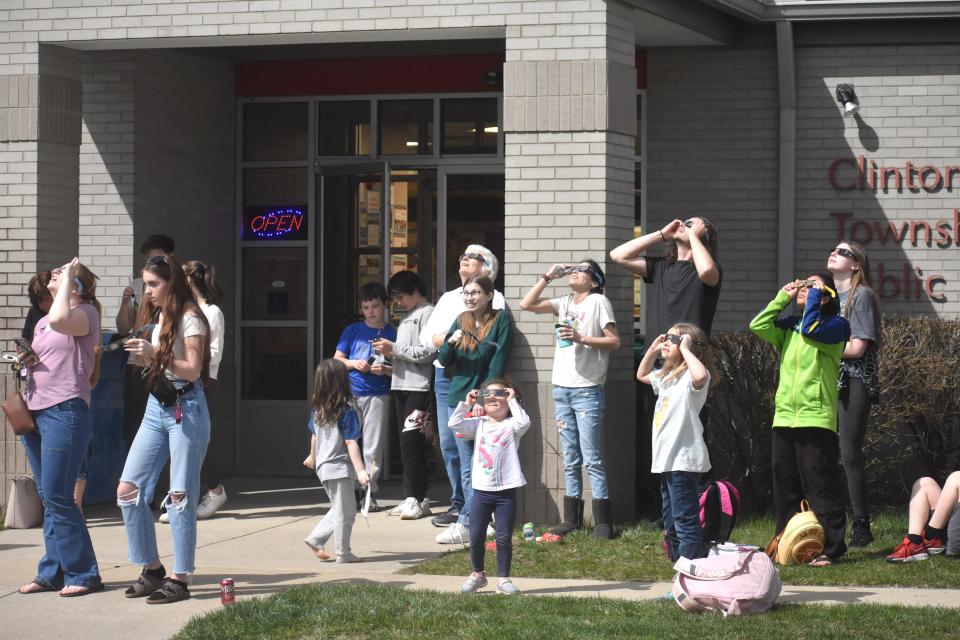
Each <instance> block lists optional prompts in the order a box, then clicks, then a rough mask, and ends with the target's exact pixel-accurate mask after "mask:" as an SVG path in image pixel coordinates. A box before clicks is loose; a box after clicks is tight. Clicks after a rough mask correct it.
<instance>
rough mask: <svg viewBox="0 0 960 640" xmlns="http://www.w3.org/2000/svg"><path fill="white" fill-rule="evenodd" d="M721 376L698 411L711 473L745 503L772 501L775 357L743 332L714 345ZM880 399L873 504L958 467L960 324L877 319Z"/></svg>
mask: <svg viewBox="0 0 960 640" xmlns="http://www.w3.org/2000/svg"><path fill="white" fill-rule="evenodd" d="M711 344H712V346H713V350H714V354H715V356H716V360H717V368H718V373H719V374H720V382H719V384H717V386H716V387H715V388H714V389H713V391H712V392H711V394H710V399H709V400H708V401H707V406H706V409H705V412H704V417H705V425H704V431H705V435H706V439H707V444H708V446H709V448H710V456H711V461H712V462H713V467H714V475H715V476H716V477H726V478H729V479H730V480H732V481H733V482H734V483H735V484H736V485H737V486H738V487H740V489H741V492H742V494H743V501H744V505H745V508H746V509H748V510H751V511H757V510H768V509H769V508H770V507H771V506H772V497H771V480H770V428H771V424H772V421H773V399H774V395H775V393H776V388H777V380H778V371H779V356H778V354H777V352H776V350H774V349H773V348H772V347H771V346H769V345H768V344H766V343H765V342H763V341H762V340H760V339H759V338H757V337H755V336H754V335H752V334H750V333H749V332H737V333H726V334H721V335H718V336H715V337H714V339H713V340H712V342H711ZM879 368H880V385H881V401H880V403H879V404H878V405H876V406H875V407H874V408H873V412H872V415H871V418H870V424H869V426H868V428H867V435H866V439H865V442H864V456H865V460H866V464H865V467H866V473H867V483H868V484H867V486H868V487H869V493H870V501H871V503H872V504H874V505H878V506H881V505H899V504H902V503H903V502H905V500H906V498H907V495H908V491H909V487H910V485H911V484H912V483H913V481H914V480H915V479H916V478H918V477H920V476H921V475H932V476H934V477H935V478H937V479H938V480H943V478H944V477H946V476H947V475H948V474H949V473H950V472H951V471H954V470H956V469H958V468H960V322H957V321H953V320H942V319H935V318H926V317H915V316H890V317H885V318H884V319H883V329H882V348H881V350H880V359H879Z"/></svg>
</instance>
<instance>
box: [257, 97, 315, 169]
mask: <svg viewBox="0 0 960 640" xmlns="http://www.w3.org/2000/svg"><path fill="white" fill-rule="evenodd" d="M243 159H244V160H247V161H280V160H306V159H307V103H306V102H250V103H247V104H245V105H244V106H243Z"/></svg>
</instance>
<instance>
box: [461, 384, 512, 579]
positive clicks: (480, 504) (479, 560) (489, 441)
mask: <svg viewBox="0 0 960 640" xmlns="http://www.w3.org/2000/svg"><path fill="white" fill-rule="evenodd" d="M478 402H481V403H482V405H483V409H482V410H481V409H480V408H479V407H477V406H476V405H477V403H478ZM471 411H472V413H471V414H468V412H471ZM449 426H450V428H451V429H453V431H454V433H455V434H456V436H457V437H458V438H467V439H472V440H474V441H475V444H474V447H473V474H472V476H471V483H472V485H473V498H472V504H471V506H470V561H471V563H472V565H473V573H471V574H470V577H469V578H467V581H466V582H464V583H463V586H462V587H461V588H460V591H461V592H462V593H473V592H475V591H477V590H478V589H481V588H483V587H485V586H486V585H487V575H486V572H485V571H484V570H483V557H484V551H485V548H484V541H485V539H486V533H487V525H489V524H490V516H491V515H493V514H494V513H495V514H496V529H497V536H496V539H497V573H498V574H499V577H500V579H499V581H498V583H497V591H498V592H499V593H503V594H513V593H516V592H517V588H516V587H515V586H514V585H513V583H512V582H511V581H510V561H511V559H512V557H513V541H512V535H513V525H514V522H515V521H516V518H517V488H518V487H522V486H523V485H525V484H527V481H526V479H525V478H524V477H523V471H522V470H521V469H520V456H519V454H518V452H517V448H518V447H519V442H520V437H521V436H522V435H523V434H524V433H526V431H527V429H529V428H530V417H529V416H528V415H527V413H526V412H525V411H524V410H523V407H521V406H520V403H519V402H518V401H517V394H516V391H515V390H514V389H513V388H512V387H511V386H510V384H509V383H508V382H507V381H505V380H502V379H500V378H492V379H490V380H487V381H486V382H485V383H484V384H483V385H481V388H480V389H474V390H473V391H471V392H470V393H468V394H467V398H466V402H460V403H459V404H458V405H457V407H456V408H455V409H454V411H453V414H452V415H451V416H450V423H449Z"/></svg>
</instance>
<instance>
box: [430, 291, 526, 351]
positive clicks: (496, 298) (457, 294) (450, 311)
mask: <svg viewBox="0 0 960 640" xmlns="http://www.w3.org/2000/svg"><path fill="white" fill-rule="evenodd" d="M492 305H493V308H494V309H505V308H506V306H507V303H506V301H505V300H504V299H503V294H502V293H500V292H499V291H494V292H493V302H492ZM466 310H467V307H466V306H465V305H464V304H463V287H457V288H456V289H453V290H452V291H447V292H446V293H445V294H443V295H442V296H440V299H439V300H437V305H436V306H435V307H434V308H433V314H432V315H431V316H430V320H428V321H427V325H426V326H425V327H424V328H423V330H422V331H421V332H420V344H422V345H423V346H425V347H430V348H431V349H436V347H435V346H434V344H433V336H435V335H437V334H443V335H447V332H448V331H450V326H451V325H452V324H453V321H454V320H456V319H457V318H458V317H459V316H460V314H461V313H463V312H464V311H466ZM433 366H435V367H436V368H437V369H443V365H441V364H440V362H439V361H437V360H434V361H433Z"/></svg>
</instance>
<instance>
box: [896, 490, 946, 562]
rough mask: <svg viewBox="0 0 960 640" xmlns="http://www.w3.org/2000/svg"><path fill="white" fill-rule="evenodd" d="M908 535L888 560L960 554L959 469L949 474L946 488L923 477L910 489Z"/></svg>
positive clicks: (910, 559) (897, 560)
mask: <svg viewBox="0 0 960 640" xmlns="http://www.w3.org/2000/svg"><path fill="white" fill-rule="evenodd" d="M909 508H910V524H909V528H908V529H907V537H906V538H904V539H903V542H901V543H900V544H899V545H898V546H897V548H896V549H894V550H893V553H891V554H890V555H888V556H887V562H914V561H916V560H926V559H927V558H929V557H930V556H931V555H937V554H939V553H943V552H944V551H946V555H948V556H958V555H960V471H954V472H953V473H951V474H950V475H949V476H947V481H946V482H944V483H943V489H941V488H940V485H938V484H937V481H936V480H934V479H933V478H929V477H924V478H920V479H919V480H917V481H916V482H914V483H913V489H911V491H910V507H909Z"/></svg>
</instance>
